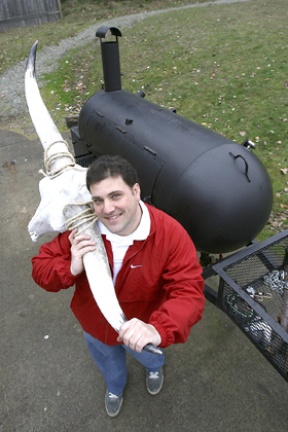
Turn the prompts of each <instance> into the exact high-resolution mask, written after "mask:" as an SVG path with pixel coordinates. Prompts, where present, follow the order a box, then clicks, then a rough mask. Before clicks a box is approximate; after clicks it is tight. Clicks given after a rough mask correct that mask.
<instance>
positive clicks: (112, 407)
mask: <svg viewBox="0 0 288 432" xmlns="http://www.w3.org/2000/svg"><path fill="white" fill-rule="evenodd" d="M122 404H123V396H122V394H121V395H120V396H116V395H114V394H113V393H111V392H109V391H108V390H107V391H106V393H105V408H106V412H107V414H108V416H109V417H116V416H117V415H118V414H119V412H120V410H121V407H122Z"/></svg>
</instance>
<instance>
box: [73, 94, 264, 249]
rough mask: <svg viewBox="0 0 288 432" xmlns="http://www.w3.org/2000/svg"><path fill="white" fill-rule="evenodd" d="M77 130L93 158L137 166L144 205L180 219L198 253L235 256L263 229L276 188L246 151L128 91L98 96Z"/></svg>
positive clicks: (86, 106)
mask: <svg viewBox="0 0 288 432" xmlns="http://www.w3.org/2000/svg"><path fill="white" fill-rule="evenodd" d="M78 127H79V134H80V137H81V140H82V141H84V142H85V145H86V147H87V149H89V151H90V152H91V153H93V154H94V155H95V156H99V155H101V154H118V155H120V156H123V157H124V158H126V159H127V160H129V161H130V162H131V163H132V165H133V166H134V167H135V168H136V169H137V171H138V174H139V181H140V184H141V189H142V197H143V199H147V200H148V201H150V202H151V203H152V204H153V205H155V207H158V208H160V209H162V210H164V211H165V212H167V213H168V214H170V215H171V216H173V217H174V218H175V219H177V220H178V221H179V222H180V223H181V224H182V225H183V226H184V227H185V229H186V230H187V231H188V233H189V235H190V236H191V238H192V239H193V241H194V242H195V245H196V247H197V250H198V251H201V252H207V253H224V252H229V251H234V250H236V249H239V248H241V247H243V246H246V245H247V244H249V243H250V242H251V241H253V239H255V237H256V236H257V234H258V233H259V232H260V231H261V230H262V228H263V227H264V225H265V224H266V222H267V220H268V217H269V214H270V211H271V207H272V187H271V182H270V179H269V176H268V174H267V171H266V169H265V168H264V166H263V165H262V163H261V162H260V160H259V159H258V158H257V157H256V156H255V155H254V154H253V153H252V152H251V151H250V150H249V149H247V148H246V147H245V146H242V145H239V144H236V143H234V142H233V141H230V140H227V139H226V138H224V137H222V136H221V135H219V134H217V133H215V132H213V131H211V130H209V129H207V128H204V127H202V126H200V125H198V124H196V123H194V122H191V121H189V120H187V119H185V118H183V117H181V116H179V115H178V114H175V113H173V112H171V111H170V110H167V109H165V108H163V107H160V106H158V105H156V104H153V103H151V102H148V101H146V100H145V99H143V98H141V97H139V96H137V95H133V94H132V93H130V92H127V91H124V90H116V91H112V92H106V91H104V90H103V91H100V92H99V93H96V94H95V95H93V96H92V97H91V98H90V99H89V100H88V101H87V102H86V103H85V104H84V106H83V108H82V110H81V113H80V116H79V125H78Z"/></svg>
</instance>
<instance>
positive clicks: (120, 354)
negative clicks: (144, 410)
mask: <svg viewBox="0 0 288 432" xmlns="http://www.w3.org/2000/svg"><path fill="white" fill-rule="evenodd" d="M84 338H85V340H86V343H87V346H88V348H89V351H90V353H91V355H92V357H93V360H94V361H95V363H96V365H97V366H98V368H99V370H100V372H101V373H102V375H103V378H104V380H105V382H106V385H107V388H108V391H109V392H111V393H113V394H115V395H117V396H119V395H120V394H122V393H123V391H124V388H125V386H126V383H127V375H128V374H127V367H126V351H128V352H129V353H130V354H132V356H133V357H135V359H136V360H137V361H139V363H141V364H142V365H143V366H144V367H145V368H146V369H148V370H149V371H157V370H158V369H160V368H161V367H162V366H163V365H164V361H165V358H164V355H157V354H151V353H149V352H147V351H144V350H143V351H142V352H141V353H138V352H136V351H134V350H131V349H130V348H128V347H127V346H125V345H114V346H109V345H106V344H104V343H102V342H100V341H99V340H98V339H95V338H94V337H93V336H91V335H90V334H88V333H86V332H84Z"/></svg>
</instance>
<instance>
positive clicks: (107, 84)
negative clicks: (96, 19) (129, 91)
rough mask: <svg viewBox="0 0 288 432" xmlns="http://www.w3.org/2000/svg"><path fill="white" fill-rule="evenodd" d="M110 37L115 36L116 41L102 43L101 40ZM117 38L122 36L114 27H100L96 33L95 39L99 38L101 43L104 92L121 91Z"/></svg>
mask: <svg viewBox="0 0 288 432" xmlns="http://www.w3.org/2000/svg"><path fill="white" fill-rule="evenodd" d="M111 36H115V37H116V40H113V41H107V40H106V41H103V39H109V38H110V37H111ZM118 36H122V34H121V32H120V30H118V29H117V28H116V27H107V26H102V27H99V29H98V30H97V31H96V37H99V38H100V43H101V53H102V66H103V76H104V90H105V91H106V92H113V91H116V90H121V73H120V59H119V46H118Z"/></svg>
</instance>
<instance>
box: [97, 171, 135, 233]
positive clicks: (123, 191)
mask: <svg viewBox="0 0 288 432" xmlns="http://www.w3.org/2000/svg"><path fill="white" fill-rule="evenodd" d="M90 192H91V195H92V200H93V203H94V210H95V213H96V215H97V216H98V218H99V219H100V220H101V222H102V223H103V224H104V225H105V226H106V228H108V230H109V231H111V232H112V233H114V234H118V235H122V236H125V235H129V234H131V233H132V232H133V231H135V229H136V228H137V227H138V225H139V223H140V220H141V214H142V211H141V207H140V205H139V200H140V186H139V184H138V183H135V185H134V186H133V187H132V188H130V187H129V186H128V185H127V184H126V183H125V182H124V180H123V179H122V177H108V178H106V179H105V180H102V181H101V182H99V183H94V184H92V185H91V187H90Z"/></svg>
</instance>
